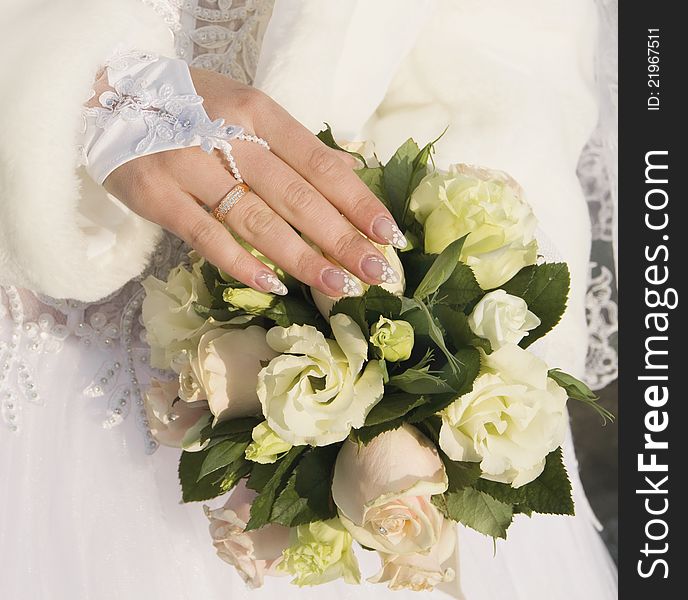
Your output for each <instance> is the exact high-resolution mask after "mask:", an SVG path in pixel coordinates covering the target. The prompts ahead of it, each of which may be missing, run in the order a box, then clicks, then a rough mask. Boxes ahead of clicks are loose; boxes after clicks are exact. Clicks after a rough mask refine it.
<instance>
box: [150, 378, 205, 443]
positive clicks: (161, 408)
mask: <svg viewBox="0 0 688 600" xmlns="http://www.w3.org/2000/svg"><path fill="white" fill-rule="evenodd" d="M178 392H179V385H178V384H177V382H176V381H159V380H157V379H152V380H151V382H150V386H149V387H148V389H147V390H146V394H145V396H144V407H145V409H146V416H147V419H148V426H149V427H150V430H151V433H152V434H153V437H154V438H155V439H156V440H158V442H160V443H161V444H164V445H165V446H173V447H174V448H181V447H182V445H183V443H182V441H183V439H184V436H185V435H186V433H187V431H188V430H189V429H191V428H192V427H193V426H194V425H195V424H196V423H197V422H198V421H199V419H201V418H202V417H204V416H205V415H207V414H208V407H207V405H206V404H205V402H199V403H194V404H187V403H186V402H180V401H179V399H178Z"/></svg>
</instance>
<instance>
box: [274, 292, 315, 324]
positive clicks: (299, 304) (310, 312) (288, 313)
mask: <svg viewBox="0 0 688 600" xmlns="http://www.w3.org/2000/svg"><path fill="white" fill-rule="evenodd" d="M262 314H263V316H265V317H267V318H268V319H271V320H272V321H274V322H275V324H276V325H279V326H280V327H289V326H290V325H313V326H314V327H318V326H319V325H320V324H321V323H322V318H321V316H320V313H319V312H318V311H317V310H315V309H314V308H313V307H312V306H311V305H310V304H308V303H307V302H305V301H303V300H301V299H300V298H297V297H292V296H282V297H280V299H279V300H278V301H277V302H275V304H274V305H273V306H271V307H270V308H268V309H266V310H265V311H264V312H263V313H262Z"/></svg>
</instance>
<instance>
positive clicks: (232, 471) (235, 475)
mask: <svg viewBox="0 0 688 600" xmlns="http://www.w3.org/2000/svg"><path fill="white" fill-rule="evenodd" d="M250 472H251V463H250V462H249V461H247V460H246V459H244V458H243V457H242V458H239V459H237V460H235V461H234V462H233V463H232V464H231V465H228V466H227V468H226V469H225V470H224V472H223V473H222V477H221V478H220V479H219V482H220V488H221V489H222V491H223V492H225V493H226V492H228V491H229V490H231V489H232V488H233V487H234V486H235V485H236V484H237V483H239V481H241V480H242V479H243V478H244V477H246V476H247V475H248V474H249V473H250Z"/></svg>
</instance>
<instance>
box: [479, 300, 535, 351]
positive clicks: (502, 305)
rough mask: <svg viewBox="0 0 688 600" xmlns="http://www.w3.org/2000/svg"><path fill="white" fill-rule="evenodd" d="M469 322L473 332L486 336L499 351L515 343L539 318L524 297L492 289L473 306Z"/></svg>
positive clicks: (494, 348)
mask: <svg viewBox="0 0 688 600" xmlns="http://www.w3.org/2000/svg"><path fill="white" fill-rule="evenodd" d="M468 325H469V326H470V328H471V331H472V332H473V333H475V334H476V335H478V336H480V337H483V338H487V339H488V340H489V341H490V344H491V345H492V349H493V350H498V349H499V348H501V347H502V346H504V345H506V344H518V343H519V342H520V341H521V340H522V339H523V338H524V337H525V336H527V335H528V332H529V331H530V330H531V329H535V328H536V327H537V326H538V325H540V319H538V317H537V315H535V314H533V313H532V312H530V311H529V310H528V304H526V301H525V300H523V298H519V297H518V296H512V295H511V294H507V293H506V292H505V291H504V290H495V291H494V292H490V293H489V294H485V296H483V298H482V299H481V300H480V302H478V304H476V305H475V308H474V309H473V312H472V313H471V314H470V316H469V317H468Z"/></svg>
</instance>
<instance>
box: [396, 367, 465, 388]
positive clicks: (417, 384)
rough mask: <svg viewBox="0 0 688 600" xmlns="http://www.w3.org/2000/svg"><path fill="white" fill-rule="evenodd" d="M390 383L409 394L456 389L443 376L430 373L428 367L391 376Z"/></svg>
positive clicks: (407, 370)
mask: <svg viewBox="0 0 688 600" xmlns="http://www.w3.org/2000/svg"><path fill="white" fill-rule="evenodd" d="M389 385H393V386H394V387H397V388H399V389H400V390H403V391H404V392H408V393H409V394H446V393H452V392H455V391H456V390H454V388H452V386H450V385H449V384H448V383H447V382H446V381H445V380H444V379H443V378H442V377H438V376H437V375H432V374H431V373H429V372H428V368H427V367H425V368H423V369H406V371H404V372H403V373H400V374H399V375H395V376H394V377H392V378H390V380H389Z"/></svg>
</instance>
